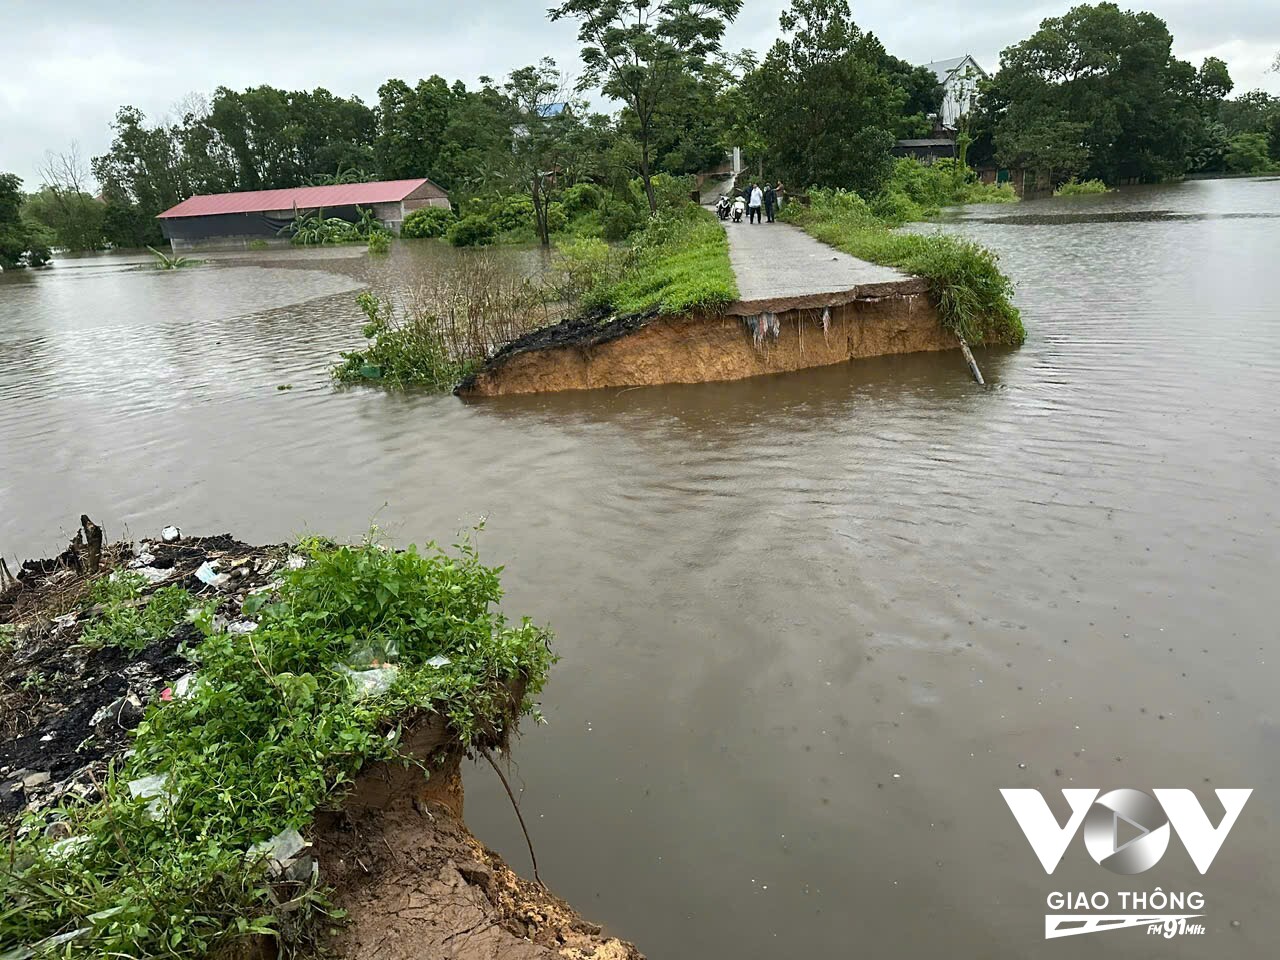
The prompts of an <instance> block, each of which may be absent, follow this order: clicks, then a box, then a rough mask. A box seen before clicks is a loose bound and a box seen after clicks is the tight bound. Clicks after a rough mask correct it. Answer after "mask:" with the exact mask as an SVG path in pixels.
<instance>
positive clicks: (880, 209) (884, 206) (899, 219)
mask: <svg viewBox="0 0 1280 960" xmlns="http://www.w3.org/2000/svg"><path fill="white" fill-rule="evenodd" d="M871 212H872V214H873V215H874V216H875V217H876V218H877V219H879V220H883V221H884V222H886V223H892V224H902V223H910V222H912V221H913V220H923V219H924V218H925V217H926V216H929V215H932V214H936V213H937V208H936V207H934V208H932V209H930V210H926V209H924V208H923V207H921V206H920V205H919V204H918V203H916V202H915V201H914V200H912V199H911V198H910V197H908V196H907V195H906V194H905V193H901V192H899V191H897V190H885V191H884V192H882V193H881V194H879V195H878V196H877V197H876V198H875V200H873V201H872V203H871Z"/></svg>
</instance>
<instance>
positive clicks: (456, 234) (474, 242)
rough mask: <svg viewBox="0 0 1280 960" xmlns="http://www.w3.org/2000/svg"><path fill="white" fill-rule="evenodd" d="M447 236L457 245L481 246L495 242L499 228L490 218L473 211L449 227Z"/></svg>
mask: <svg viewBox="0 0 1280 960" xmlns="http://www.w3.org/2000/svg"><path fill="white" fill-rule="evenodd" d="M446 236H447V237H448V239H449V243H451V244H452V245H453V246H455V247H479V246H485V245H486V244H490V243H493V242H494V240H496V239H497V237H498V228H497V227H496V226H495V225H494V222H493V221H492V220H490V219H489V218H487V217H484V216H482V215H480V214H476V213H473V214H470V215H469V216H465V217H463V218H462V219H461V220H459V221H458V222H457V223H455V224H453V225H452V226H451V227H449V230H448V232H447V233H446Z"/></svg>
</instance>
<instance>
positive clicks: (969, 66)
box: [925, 53, 987, 130]
mask: <svg viewBox="0 0 1280 960" xmlns="http://www.w3.org/2000/svg"><path fill="white" fill-rule="evenodd" d="M925 66H926V67H927V68H928V69H930V70H932V71H933V73H934V76H936V77H937V78H938V83H940V84H941V85H942V108H941V110H940V111H939V113H938V123H939V125H940V126H941V127H943V128H945V129H947V130H955V129H956V128H957V126H959V123H960V118H961V117H963V116H965V115H966V114H968V113H969V112H970V111H971V110H973V105H974V103H975V102H976V101H977V99H978V81H979V80H985V79H987V71H985V70H983V69H982V67H981V66H979V65H978V61H977V60H974V59H973V57H971V56H969V55H968V54H967V53H966V54H965V55H964V56H963V57H952V58H951V59H950V60H935V61H934V62H933V63H926V64H925Z"/></svg>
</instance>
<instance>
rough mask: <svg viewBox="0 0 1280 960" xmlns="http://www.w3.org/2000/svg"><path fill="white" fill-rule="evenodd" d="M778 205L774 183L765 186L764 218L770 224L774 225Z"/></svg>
mask: <svg viewBox="0 0 1280 960" xmlns="http://www.w3.org/2000/svg"><path fill="white" fill-rule="evenodd" d="M777 205H778V194H777V193H776V192H775V191H774V189H773V184H772V183H766V184H765V185H764V217H765V219H766V220H768V221H769V222H770V223H773V210H774V208H775V207H776V206H777Z"/></svg>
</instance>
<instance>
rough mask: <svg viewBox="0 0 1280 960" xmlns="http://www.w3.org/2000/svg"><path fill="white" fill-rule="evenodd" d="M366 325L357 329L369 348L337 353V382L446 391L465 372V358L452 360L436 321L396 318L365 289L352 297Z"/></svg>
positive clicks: (385, 303) (427, 317) (430, 317)
mask: <svg viewBox="0 0 1280 960" xmlns="http://www.w3.org/2000/svg"><path fill="white" fill-rule="evenodd" d="M356 302H357V303H358V304H359V305H360V309H361V310H363V311H364V313H365V316H366V317H367V318H368V322H367V323H366V324H365V325H364V327H363V328H362V329H361V333H362V334H363V335H364V337H365V339H366V340H368V341H369V345H368V346H367V347H365V348H364V349H363V350H353V351H351V352H350V353H343V354H342V361H341V362H340V363H338V364H337V365H336V366H335V367H334V368H333V378H334V379H335V380H337V381H338V382H339V383H358V382H360V381H364V380H381V381H385V382H386V383H388V384H390V385H392V386H404V385H405V384H410V383H415V384H421V385H424V386H427V387H431V388H432V389H435V390H448V389H450V388H451V387H452V386H453V385H454V384H455V383H457V382H458V381H459V380H461V379H462V378H463V377H464V376H465V375H466V374H467V371H468V367H469V364H468V362H467V361H466V360H465V359H459V358H456V357H454V356H452V355H451V354H450V352H449V344H448V338H447V336H446V332H445V329H444V326H443V325H442V324H441V322H440V318H439V317H437V316H436V315H434V314H431V313H424V314H421V315H414V316H409V317H407V318H406V317H401V316H397V314H396V311H395V309H394V308H393V307H392V305H391V303H390V302H388V301H383V300H380V299H379V298H378V297H375V296H374V295H373V294H372V293H369V292H368V291H365V292H364V293H361V294H360V295H359V296H358V297H356Z"/></svg>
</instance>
